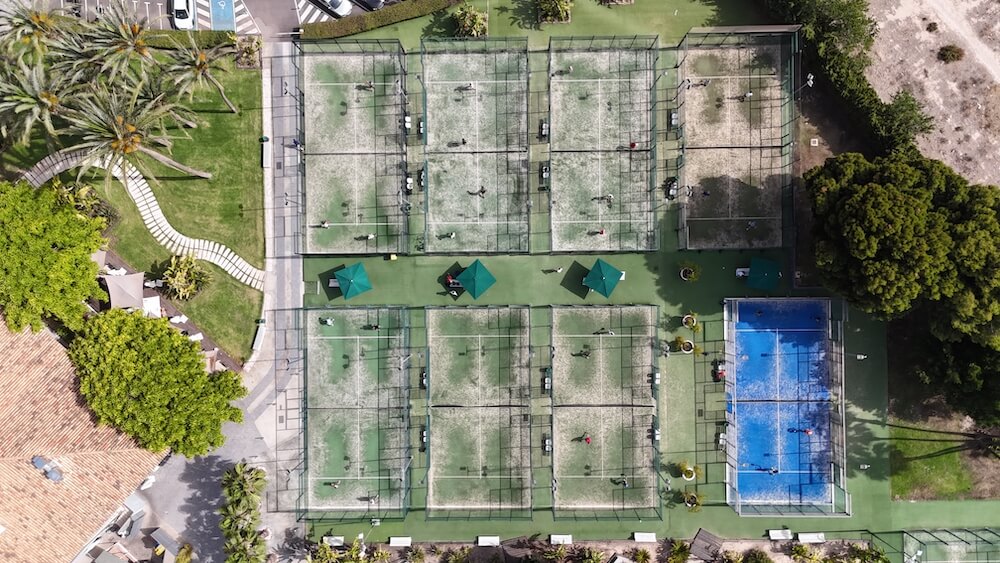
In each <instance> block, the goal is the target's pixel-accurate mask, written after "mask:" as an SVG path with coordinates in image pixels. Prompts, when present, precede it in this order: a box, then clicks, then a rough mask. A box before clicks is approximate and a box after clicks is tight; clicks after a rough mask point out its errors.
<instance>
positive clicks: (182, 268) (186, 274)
mask: <svg viewBox="0 0 1000 563" xmlns="http://www.w3.org/2000/svg"><path fill="white" fill-rule="evenodd" d="M163 280H164V281H165V282H166V284H167V289H166V292H167V295H169V296H170V297H174V298H176V299H180V300H188V299H191V298H192V297H194V296H195V295H198V292H200V291H201V290H202V289H205V286H206V285H208V282H210V281H212V275H211V274H209V273H208V270H205V269H204V268H202V267H201V266H199V265H198V263H197V262H195V259H194V256H192V255H190V254H187V255H185V256H171V257H170V266H168V267H167V269H166V271H165V272H163Z"/></svg>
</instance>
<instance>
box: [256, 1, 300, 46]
mask: <svg viewBox="0 0 1000 563" xmlns="http://www.w3.org/2000/svg"><path fill="white" fill-rule="evenodd" d="M243 1H244V2H246V4H247V7H248V8H250V12H251V13H252V14H253V16H254V19H255V20H256V21H257V27H258V28H260V32H261V34H262V35H263V36H264V40H265V41H274V40H276V39H277V40H287V39H288V36H287V35H284V36H282V35H280V34H281V33H286V34H287V33H290V32H291V31H292V30H294V29H295V28H297V27H299V18H298V14H297V13H296V10H295V0H243Z"/></svg>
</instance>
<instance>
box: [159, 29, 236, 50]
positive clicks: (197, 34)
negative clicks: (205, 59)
mask: <svg viewBox="0 0 1000 563" xmlns="http://www.w3.org/2000/svg"><path fill="white" fill-rule="evenodd" d="M188 33H190V34H191V36H192V37H194V42H195V43H197V44H198V46H199V47H202V48H210V47H215V46H216V45H235V44H236V34H235V33H233V32H232V31H191V32H188V31H176V30H163V31H155V32H152V33H150V34H149V39H148V40H147V41H146V43H148V44H149V46H150V47H153V48H155V49H173V48H175V47H176V46H177V45H180V46H181V47H187V46H189V45H190V44H191V42H190V41H188V38H187V35H188Z"/></svg>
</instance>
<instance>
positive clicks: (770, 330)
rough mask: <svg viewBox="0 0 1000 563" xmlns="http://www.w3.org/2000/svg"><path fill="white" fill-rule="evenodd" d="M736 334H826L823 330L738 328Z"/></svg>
mask: <svg viewBox="0 0 1000 563" xmlns="http://www.w3.org/2000/svg"><path fill="white" fill-rule="evenodd" d="M736 332H774V333H775V334H777V333H781V332H826V330H824V329H823V328H737V329H736Z"/></svg>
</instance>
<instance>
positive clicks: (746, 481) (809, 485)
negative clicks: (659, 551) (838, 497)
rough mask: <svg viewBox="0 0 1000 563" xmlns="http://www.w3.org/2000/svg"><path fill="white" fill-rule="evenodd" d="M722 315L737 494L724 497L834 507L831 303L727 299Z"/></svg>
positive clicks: (733, 484) (836, 430)
mask: <svg viewBox="0 0 1000 563" xmlns="http://www.w3.org/2000/svg"><path fill="white" fill-rule="evenodd" d="M727 315H728V317H729V318H728V322H727V323H726V326H727V329H728V332H730V333H731V334H728V335H727V341H728V344H729V350H730V351H731V354H727V356H728V357H729V358H730V359H731V360H730V361H732V362H733V363H732V368H731V371H732V373H731V375H730V379H729V380H728V381H727V391H728V393H729V396H728V401H727V410H728V413H727V414H728V418H729V420H730V421H731V423H730V429H729V434H730V438H729V440H730V441H731V442H730V444H729V447H730V449H731V453H730V457H731V466H732V467H731V468H730V485H731V487H730V490H731V491H732V493H734V494H735V496H737V497H738V498H737V499H730V500H731V501H733V500H738V504H764V505H768V504H771V505H786V506H789V505H793V506H794V505H832V504H833V502H834V494H835V493H834V473H835V469H834V467H835V466H834V463H833V462H834V456H833V452H834V447H833V444H834V440H835V439H837V438H838V437H839V436H835V434H838V433H840V432H841V427H840V425H834V424H832V418H834V417H836V416H837V411H838V409H839V405H838V404H836V402H835V400H834V399H835V397H836V396H839V393H836V394H834V393H832V392H831V390H832V389H833V386H832V384H831V381H832V379H831V370H833V369H837V365H838V364H837V363H836V362H833V361H831V359H832V358H831V354H830V351H831V348H832V347H833V343H832V341H831V339H830V302H829V301H828V300H825V299H738V300H730V301H729V302H728V306H727ZM836 357H837V358H839V357H840V354H837V355H836ZM733 457H734V458H735V459H732V458H733Z"/></svg>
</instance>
